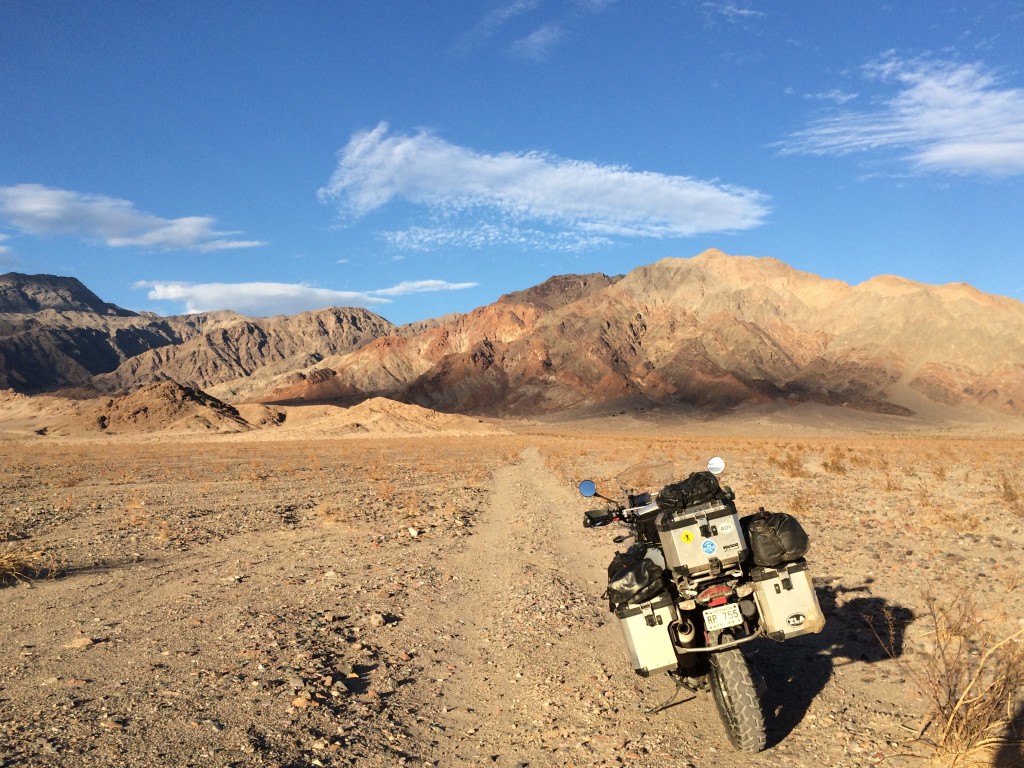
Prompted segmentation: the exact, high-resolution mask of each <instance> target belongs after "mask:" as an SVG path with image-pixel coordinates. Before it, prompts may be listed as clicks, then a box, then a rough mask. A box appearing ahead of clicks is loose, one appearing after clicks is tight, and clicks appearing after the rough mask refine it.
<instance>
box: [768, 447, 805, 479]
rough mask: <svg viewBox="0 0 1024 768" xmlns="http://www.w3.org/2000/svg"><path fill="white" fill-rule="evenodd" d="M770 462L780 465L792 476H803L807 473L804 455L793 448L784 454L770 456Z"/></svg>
mask: <svg viewBox="0 0 1024 768" xmlns="http://www.w3.org/2000/svg"><path fill="white" fill-rule="evenodd" d="M768 464H769V465H771V466H773V467H778V468H779V469H781V470H782V471H783V472H785V473H786V474H787V475H789V476H790V477H803V476H804V475H805V474H806V472H805V471H804V460H803V456H802V455H801V454H800V453H797V452H796V451H793V450H789V451H786V454H785V455H784V456H779V455H772V456H769V457H768Z"/></svg>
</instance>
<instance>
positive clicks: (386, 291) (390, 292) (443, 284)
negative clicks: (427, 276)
mask: <svg viewBox="0 0 1024 768" xmlns="http://www.w3.org/2000/svg"><path fill="white" fill-rule="evenodd" d="M475 287H476V283H449V282H448V281H446V280H404V281H403V282H401V283H399V284H398V285H393V286H391V287H390V288H380V289H379V290H376V291H370V293H372V294H373V295H374V296H404V295H405V294H407V293H427V292H433V291H462V290H465V289H466V288H475Z"/></svg>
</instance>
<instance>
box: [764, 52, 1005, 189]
mask: <svg viewBox="0 0 1024 768" xmlns="http://www.w3.org/2000/svg"><path fill="white" fill-rule="evenodd" d="M864 73H865V75H866V76H867V77H868V78H870V79H873V80H877V81H880V82H882V83H892V84H894V85H896V87H897V89H898V90H897V93H896V94H895V95H894V96H892V97H891V98H889V99H887V100H885V101H883V102H882V103H881V104H880V105H879V106H878V107H877V108H876V109H874V110H869V111H859V112H840V113H838V114H835V115H831V116H828V117H824V118H821V119H819V120H816V121H814V122H812V123H811V124H810V125H809V126H808V127H807V128H805V129H803V130H801V131H797V132H795V133H793V134H791V135H790V136H789V137H788V138H787V139H786V140H785V141H783V142H781V144H780V145H779V147H780V150H781V152H782V153H783V154H807V155H845V154H849V153H853V152H869V151H879V150H888V149H895V150H900V151H903V152H904V153H905V159H906V160H907V161H908V162H909V163H911V164H912V165H913V166H914V168H915V169H916V170H918V171H933V172H934V171H938V172H946V173H956V174H984V175H992V176H1008V175H1014V174H1019V173H1024V89H1021V88H1008V87H1005V86H1004V85H1003V84H1002V83H1001V82H1000V81H999V79H998V78H997V76H996V75H995V74H993V73H992V72H990V71H989V70H987V69H986V68H985V67H984V66H982V65H981V64H957V63H952V62H942V61H934V60H909V61H908V60H902V59H899V58H896V57H895V56H892V55H890V56H888V57H886V58H884V59H882V60H880V61H876V62H872V63H871V64H869V65H867V66H866V67H865V68H864Z"/></svg>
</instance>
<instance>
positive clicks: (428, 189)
mask: <svg viewBox="0 0 1024 768" xmlns="http://www.w3.org/2000/svg"><path fill="white" fill-rule="evenodd" d="M319 196H320V199H321V200H322V201H324V202H333V203H335V204H336V205H337V206H338V210H339V212H340V214H341V216H342V218H343V219H345V220H354V219H358V218H361V217H363V216H366V215H367V214H369V213H371V212H373V211H376V210H378V209H380V208H383V207H384V206H386V205H387V204H389V203H390V202H392V201H394V200H396V199H399V198H402V199H405V200H408V201H409V202H412V203H414V204H417V205H420V206H423V207H425V208H427V209H428V210H429V211H430V212H431V213H433V214H434V215H436V216H438V217H440V218H441V219H443V220H444V223H443V224H442V225H438V226H437V227H431V228H416V229H413V230H409V231H408V232H407V233H406V234H405V235H394V234H392V236H391V237H392V239H393V241H394V242H396V244H401V241H402V240H403V238H404V239H406V240H408V241H409V242H425V241H429V240H430V239H431V238H432V237H433V238H435V239H438V240H444V239H445V238H451V239H454V240H459V241H461V242H463V243H466V244H468V243H469V242H471V241H472V239H473V237H474V236H476V237H478V238H479V240H480V243H481V245H482V246H483V245H487V244H488V243H489V242H492V241H493V238H495V237H498V238H505V237H510V236H517V235H518V234H522V232H523V230H522V229H521V228H520V224H521V222H531V227H532V228H533V229H535V230H538V231H539V230H541V228H547V229H544V230H543V231H545V232H546V233H547V234H548V236H549V237H554V238H556V239H572V238H573V237H576V238H578V239H581V241H585V240H586V239H587V238H594V237H600V238H608V237H611V236H618V237H622V236H629V237H654V238H661V237H685V236H690V235H696V234H703V233H709V232H722V231H730V230H742V229H750V228H753V227H756V226H758V225H760V224H761V222H762V220H763V219H764V217H765V216H766V214H767V213H768V209H767V207H766V199H767V198H766V196H765V195H764V194H762V193H760V192H757V191H755V190H750V189H744V188H742V187H734V186H729V185H726V184H720V183H717V182H709V181H700V180H697V179H692V178H689V177H686V176H669V175H666V174H661V173H654V172H649V171H634V170H631V169H630V168H627V167H624V166H614V165H598V164H596V163H591V162H586V161H578V160H566V159H564V158H560V157H555V156H552V155H548V154H543V153H540V152H522V153H518V154H516V153H501V154H485V153H482V152H475V151H473V150H471V149H467V148H465V147H460V146H457V145H454V144H450V143H448V142H446V141H444V140H443V139H440V138H438V137H436V136H434V135H432V134H430V133H429V132H426V131H421V132H419V133H417V134H415V135H412V136H401V135H391V134H389V133H388V126H387V124H385V123H381V124H380V125H378V126H377V127H376V128H375V129H374V130H372V131H366V132H361V133H358V134H356V135H354V136H353V137H352V139H351V140H350V141H349V143H348V144H347V145H346V146H345V147H344V148H343V149H342V150H341V151H340V152H339V162H338V167H337V169H336V170H335V172H334V174H333V176H332V177H331V180H330V182H329V184H328V185H327V186H325V187H324V188H322V189H321V190H320V191H319ZM460 217H462V218H460ZM488 217H491V218H492V219H493V218H496V219H498V222H499V223H498V224H493V223H492V222H487V223H486V224H484V226H483V227H482V228H478V225H477V222H479V221H480V220H481V219H485V220H486V219H487V218H488ZM488 227H489V228H490V229H488ZM595 242H596V241H595Z"/></svg>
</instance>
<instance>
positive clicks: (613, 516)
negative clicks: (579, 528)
mask: <svg viewBox="0 0 1024 768" xmlns="http://www.w3.org/2000/svg"><path fill="white" fill-rule="evenodd" d="M657 511H658V505H657V504H656V503H654V502H651V503H649V504H644V505H643V506H640V507H628V508H623V507H619V508H618V509H591V510H590V511H589V512H586V513H585V514H584V515H583V527H584V528H600V527H601V526H604V525H608V524H609V523H614V522H618V521H622V522H625V523H628V524H633V523H639V522H643V521H644V519H646V518H648V517H650V516H652V515H654V513H655V512H657Z"/></svg>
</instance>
